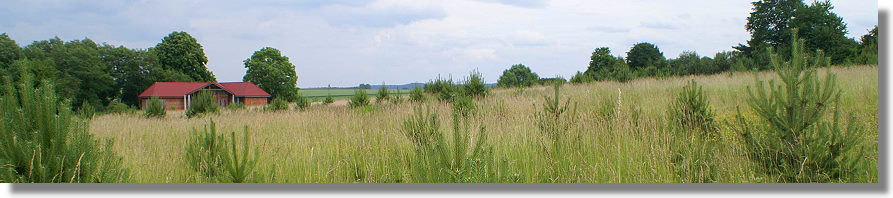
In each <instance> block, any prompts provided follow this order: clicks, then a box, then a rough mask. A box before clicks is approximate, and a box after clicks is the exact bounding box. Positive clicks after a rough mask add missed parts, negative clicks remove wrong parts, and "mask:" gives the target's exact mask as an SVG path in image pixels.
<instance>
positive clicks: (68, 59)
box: [24, 37, 116, 107]
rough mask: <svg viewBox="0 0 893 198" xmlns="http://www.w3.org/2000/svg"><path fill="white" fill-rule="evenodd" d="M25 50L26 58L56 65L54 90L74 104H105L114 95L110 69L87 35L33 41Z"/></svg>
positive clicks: (113, 82) (96, 46)
mask: <svg viewBox="0 0 893 198" xmlns="http://www.w3.org/2000/svg"><path fill="white" fill-rule="evenodd" d="M24 51H25V56H26V57H27V58H28V59H29V60H31V61H37V62H42V64H48V65H53V66H54V67H55V69H56V71H57V72H56V76H55V77H54V78H53V79H50V80H52V81H54V84H55V85H57V87H58V89H56V92H57V93H59V95H60V96H62V97H63V98H67V99H70V102H71V104H72V105H73V106H75V107H80V106H81V105H82V104H85V103H91V104H92V105H96V106H105V105H106V104H108V102H109V101H111V99H113V98H114V97H115V95H116V93H115V81H114V78H112V76H111V70H108V69H107V68H105V64H103V62H102V60H101V59H100V53H99V46H98V45H97V44H96V43H95V42H93V41H92V40H90V39H88V38H85V39H83V40H73V41H69V42H64V41H62V39H60V38H59V37H56V38H53V39H50V40H44V41H35V42H34V43H32V44H31V45H28V46H26V47H25V49H24ZM36 75H42V74H36Z"/></svg>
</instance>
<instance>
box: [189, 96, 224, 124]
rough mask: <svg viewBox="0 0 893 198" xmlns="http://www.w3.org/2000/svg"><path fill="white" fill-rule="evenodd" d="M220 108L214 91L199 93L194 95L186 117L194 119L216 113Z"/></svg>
mask: <svg viewBox="0 0 893 198" xmlns="http://www.w3.org/2000/svg"><path fill="white" fill-rule="evenodd" d="M218 108H219V106H218V105H217V96H216V94H215V93H214V92H212V91H199V92H198V93H196V94H195V95H193V97H192V100H191V101H190V103H189V108H188V109H186V117H189V118H192V117H196V116H201V115H203V114H209V113H215V112H217V109H218Z"/></svg>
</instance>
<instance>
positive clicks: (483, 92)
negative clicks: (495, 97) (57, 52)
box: [462, 70, 490, 98]
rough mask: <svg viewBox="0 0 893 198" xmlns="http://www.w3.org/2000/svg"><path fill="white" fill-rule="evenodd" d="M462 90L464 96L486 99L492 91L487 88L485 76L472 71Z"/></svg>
mask: <svg viewBox="0 0 893 198" xmlns="http://www.w3.org/2000/svg"><path fill="white" fill-rule="evenodd" d="M462 88H463V89H464V91H463V94H464V95H467V96H471V97H474V98H479V97H486V96H487V95H489V94H490V89H489V88H487V85H486V83H484V77H483V75H482V74H481V72H478V71H477V70H475V71H472V72H471V74H469V75H468V78H467V79H465V85H463V86H462Z"/></svg>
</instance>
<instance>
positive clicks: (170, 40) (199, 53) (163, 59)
mask: <svg viewBox="0 0 893 198" xmlns="http://www.w3.org/2000/svg"><path fill="white" fill-rule="evenodd" d="M154 52H155V53H154V54H155V55H156V56H157V58H158V63H159V64H160V65H161V67H162V69H165V70H171V71H175V72H179V73H182V74H185V75H186V76H189V78H190V81H195V82H216V81H217V79H216V78H215V77H214V74H213V73H211V72H210V71H208V68H207V67H206V64H208V57H206V56H205V51H204V49H202V45H200V44H198V41H196V40H195V38H193V37H192V36H190V35H189V34H188V33H186V32H172V33H170V34H168V35H167V36H166V37H164V39H163V40H161V43H158V45H156V46H155V48H154Z"/></svg>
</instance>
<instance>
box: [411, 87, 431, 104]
mask: <svg viewBox="0 0 893 198" xmlns="http://www.w3.org/2000/svg"><path fill="white" fill-rule="evenodd" d="M426 100H428V96H427V95H425V92H424V91H422V89H421V88H419V86H418V85H416V86H415V87H414V88H412V91H409V101H410V102H415V103H421V102H425V101H426Z"/></svg>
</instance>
